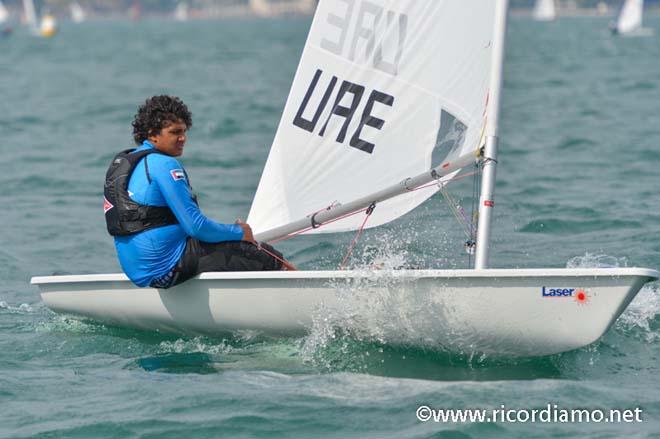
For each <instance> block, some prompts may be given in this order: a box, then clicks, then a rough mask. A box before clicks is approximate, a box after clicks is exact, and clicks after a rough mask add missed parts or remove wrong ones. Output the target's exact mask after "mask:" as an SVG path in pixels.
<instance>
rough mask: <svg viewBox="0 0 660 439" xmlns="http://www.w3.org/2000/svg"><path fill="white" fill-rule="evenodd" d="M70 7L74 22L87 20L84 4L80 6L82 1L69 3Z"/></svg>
mask: <svg viewBox="0 0 660 439" xmlns="http://www.w3.org/2000/svg"><path fill="white" fill-rule="evenodd" d="M69 9H70V10H71V21H73V22H74V23H82V22H83V21H85V11H84V10H83V8H82V6H80V3H78V2H73V3H71V4H70V5H69Z"/></svg>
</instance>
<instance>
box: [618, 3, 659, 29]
mask: <svg viewBox="0 0 660 439" xmlns="http://www.w3.org/2000/svg"><path fill="white" fill-rule="evenodd" d="M643 12H644V0H626V1H625V3H624V4H623V7H622V8H621V11H620V12H619V16H618V18H617V21H616V23H614V24H613V25H612V26H611V27H610V28H611V30H612V33H614V34H620V35H650V34H652V33H653V32H652V30H651V29H644V28H642V15H643Z"/></svg>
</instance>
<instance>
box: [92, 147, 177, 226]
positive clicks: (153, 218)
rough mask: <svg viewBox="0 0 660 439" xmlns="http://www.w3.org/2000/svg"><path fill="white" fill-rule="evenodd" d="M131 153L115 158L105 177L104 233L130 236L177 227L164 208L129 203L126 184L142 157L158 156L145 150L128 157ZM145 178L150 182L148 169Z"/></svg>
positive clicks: (174, 219)
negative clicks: (156, 229) (164, 227)
mask: <svg viewBox="0 0 660 439" xmlns="http://www.w3.org/2000/svg"><path fill="white" fill-rule="evenodd" d="M133 151H135V149H127V150H125V151H122V152H120V153H119V154H117V155H116V156H115V158H114V159H112V163H111V164H110V167H109V168H108V171H107V172H106V174H105V185H104V187H103V196H104V199H103V212H104V213H105V223H106V226H107V227H108V233H110V234H111V235H112V236H126V235H133V234H135V233H138V232H143V231H145V230H149V229H153V228H156V227H162V226H167V225H170V224H178V223H179V221H177V219H176V217H175V216H174V213H172V210H171V209H170V208H169V207H167V206H162V207H161V206H147V205H145V204H138V203H136V202H135V201H133V200H131V198H130V196H129V195H128V182H129V181H130V179H131V175H132V174H133V171H134V170H135V167H136V166H137V164H138V163H139V162H140V160H142V158H143V157H145V156H147V155H149V154H153V153H159V152H158V151H157V150H156V149H146V150H144V151H139V152H136V153H135V154H131V152H133ZM145 165H146V163H145ZM147 178H148V179H149V181H151V178H150V177H149V169H148V168H147Z"/></svg>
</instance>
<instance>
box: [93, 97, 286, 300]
mask: <svg viewBox="0 0 660 439" xmlns="http://www.w3.org/2000/svg"><path fill="white" fill-rule="evenodd" d="M191 126H192V117H191V113H190V111H188V107H187V106H186V105H185V104H184V103H183V102H182V101H181V100H180V99H179V98H177V97H173V96H153V97H151V98H149V99H147V100H146V102H145V103H144V105H142V106H141V107H140V108H139V109H138V112H137V114H136V115H135V119H134V120H133V137H134V140H135V143H136V144H137V145H138V148H137V149H132V150H126V151H123V152H121V153H119V154H118V155H117V156H116V157H115V158H114V159H113V161H112V163H111V165H110V167H109V169H108V172H107V174H106V180H105V187H104V200H103V201H104V203H103V210H104V212H105V219H106V225H107V228H108V232H109V233H110V234H111V235H112V236H114V240H115V247H116V249H117V255H118V256H119V263H120V265H121V267H122V269H123V270H124V273H126V275H127V276H128V277H129V278H130V279H131V281H133V283H135V284H136V285H137V286H140V287H146V286H151V287H153V288H169V287H172V286H174V285H178V284H180V283H182V282H184V281H186V280H187V279H190V278H191V277H193V276H195V275H197V274H199V273H202V272H207V271H248V270H282V269H284V270H287V269H288V270H292V269H295V267H293V265H291V264H290V263H289V262H288V261H286V260H285V259H284V257H283V256H282V254H281V253H279V252H278V251H276V250H275V249H273V248H272V247H270V246H269V245H267V244H265V243H257V242H256V241H255V240H254V237H253V235H252V229H251V228H250V226H249V225H248V224H246V223H244V222H242V221H240V220H237V221H236V223H235V224H220V223H217V222H215V221H213V220H211V219H209V218H207V217H206V216H204V214H203V213H202V212H201V210H200V209H199V206H198V204H197V199H196V197H195V195H194V193H193V190H192V187H191V185H190V181H189V179H188V174H187V173H186V171H185V169H184V168H183V166H181V164H180V163H179V161H178V160H177V159H176V157H179V156H181V155H182V154H183V148H184V145H185V143H186V133H187V130H188V129H189V128H190V127H191Z"/></svg>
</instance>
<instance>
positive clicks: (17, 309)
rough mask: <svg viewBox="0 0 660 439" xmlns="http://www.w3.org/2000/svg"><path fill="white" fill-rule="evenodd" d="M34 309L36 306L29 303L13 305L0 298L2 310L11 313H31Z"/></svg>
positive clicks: (0, 310) (0, 308) (0, 309)
mask: <svg viewBox="0 0 660 439" xmlns="http://www.w3.org/2000/svg"><path fill="white" fill-rule="evenodd" d="M34 311H35V310H34V308H33V307H32V305H30V304H29V303H21V304H20V305H18V306H12V305H9V304H8V303H7V302H5V301H4V300H0V312H8V313H9V314H31V313H33V312H34Z"/></svg>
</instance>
